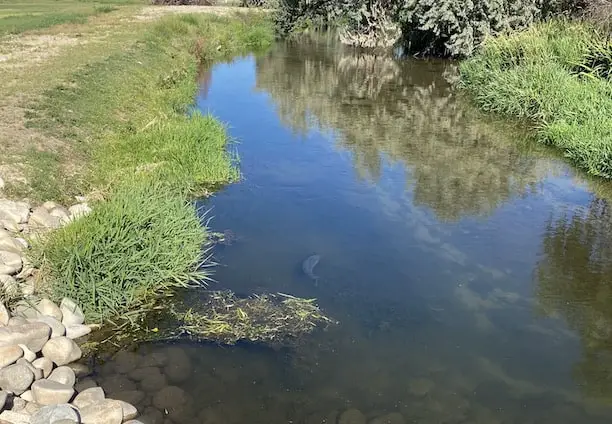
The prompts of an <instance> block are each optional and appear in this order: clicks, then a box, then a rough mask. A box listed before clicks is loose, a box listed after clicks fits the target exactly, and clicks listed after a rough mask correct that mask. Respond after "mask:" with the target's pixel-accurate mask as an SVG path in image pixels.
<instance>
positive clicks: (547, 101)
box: [461, 21, 612, 178]
mask: <svg viewBox="0 0 612 424" xmlns="http://www.w3.org/2000/svg"><path fill="white" fill-rule="evenodd" d="M611 76H612V44H611V43H610V41H609V40H607V39H606V37H604V36H603V35H602V34H600V33H599V32H598V31H597V30H596V29H594V28H591V27H589V26H588V25H587V24H584V23H575V22H569V21H553V22H549V23H545V24H539V25H536V26H534V27H532V28H530V29H529V30H527V31H524V32H517V33H513V34H510V35H506V36H500V37H496V38H491V39H489V40H487V41H486V42H485V44H484V46H483V47H482V48H481V50H480V51H479V52H478V53H477V54H476V55H475V56H474V57H473V58H471V59H469V60H467V61H465V62H463V64H462V65H461V78H462V82H463V85H464V87H465V88H466V89H467V91H468V92H469V93H471V94H472V95H473V98H474V100H475V102H476V103H477V104H478V105H479V106H480V107H481V108H482V109H484V110H486V111H490V112H495V113H499V114H502V115H506V116H508V117H512V118H518V119H521V120H524V121H525V122H526V123H527V124H528V125H531V126H532V127H533V129H534V136H535V138H536V139H537V140H538V141H539V142H542V143H545V144H548V145H552V146H555V147H558V148H559V149H561V150H562V152H563V154H564V155H565V156H566V157H567V158H569V159H570V160H571V161H572V162H573V163H575V164H576V165H577V166H578V167H580V168H582V169H584V170H585V171H586V172H588V173H589V174H591V175H595V176H599V177H604V178H612V119H611V118H612V80H611Z"/></svg>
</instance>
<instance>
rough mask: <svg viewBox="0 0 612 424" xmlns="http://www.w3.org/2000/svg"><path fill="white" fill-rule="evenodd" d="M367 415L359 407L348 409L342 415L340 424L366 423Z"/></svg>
mask: <svg viewBox="0 0 612 424" xmlns="http://www.w3.org/2000/svg"><path fill="white" fill-rule="evenodd" d="M366 423H367V419H366V416H365V415H363V412H361V411H360V410H359V409H355V408H352V409H347V410H346V411H344V412H343V413H342V415H340V418H339V419H338V424H366Z"/></svg>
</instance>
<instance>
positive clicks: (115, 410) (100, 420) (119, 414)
mask: <svg viewBox="0 0 612 424" xmlns="http://www.w3.org/2000/svg"><path fill="white" fill-rule="evenodd" d="M79 412H80V414H81V423H82V424H121V423H122V422H123V408H121V403H119V402H118V401H116V400H110V399H105V400H103V401H100V402H97V403H94V404H90V405H87V406H85V407H83V408H79Z"/></svg>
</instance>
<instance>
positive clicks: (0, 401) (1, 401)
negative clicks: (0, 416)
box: [0, 390, 8, 411]
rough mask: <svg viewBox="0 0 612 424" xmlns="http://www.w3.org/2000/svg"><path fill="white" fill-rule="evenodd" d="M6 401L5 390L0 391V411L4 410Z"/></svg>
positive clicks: (6, 393) (6, 394)
mask: <svg viewBox="0 0 612 424" xmlns="http://www.w3.org/2000/svg"><path fill="white" fill-rule="evenodd" d="M7 399H8V392H7V391H6V390H0V411H2V410H3V409H4V405H6V400H7Z"/></svg>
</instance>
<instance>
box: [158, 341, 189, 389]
mask: <svg viewBox="0 0 612 424" xmlns="http://www.w3.org/2000/svg"><path fill="white" fill-rule="evenodd" d="M166 354H167V356H168V364H167V365H166V366H165V367H164V374H165V375H166V377H167V378H168V381H170V382H171V383H182V382H183V381H185V380H187V379H189V377H190V376H191V373H192V367H191V360H190V359H189V356H187V354H186V353H185V351H184V350H183V349H181V348H179V347H169V348H168V349H166Z"/></svg>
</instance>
